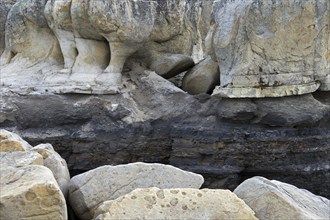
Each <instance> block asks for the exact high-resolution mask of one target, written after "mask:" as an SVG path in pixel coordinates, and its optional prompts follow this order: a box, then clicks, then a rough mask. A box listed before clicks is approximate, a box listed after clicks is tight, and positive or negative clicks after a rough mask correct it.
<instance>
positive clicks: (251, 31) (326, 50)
mask: <svg viewBox="0 0 330 220" xmlns="http://www.w3.org/2000/svg"><path fill="white" fill-rule="evenodd" d="M213 17H214V23H213V26H212V27H211V28H210V33H209V35H208V37H207V39H208V41H207V42H208V43H207V44H208V46H207V47H208V48H209V51H210V54H211V55H213V59H214V60H215V61H217V62H218V63H219V67H220V81H221V84H220V86H219V87H218V88H217V89H216V90H215V91H214V93H213V94H214V95H220V96H223V97H231V98H244V97H279V96H288V95H299V94H305V93H311V92H314V91H316V90H317V89H318V88H319V89H320V90H324V91H327V90H329V89H330V88H329V74H330V56H329V54H330V44H329V42H330V40H329V39H330V30H329V23H330V3H329V2H328V1H313V0H309V1H286V2H285V3H282V2H281V1H272V0H266V1H264V0H260V1H259V0H258V1H253V0H247V1H240V0H236V1H235V0H234V1H227V0H220V1H215V2H214V5H213ZM224 18H225V19H224Z"/></svg>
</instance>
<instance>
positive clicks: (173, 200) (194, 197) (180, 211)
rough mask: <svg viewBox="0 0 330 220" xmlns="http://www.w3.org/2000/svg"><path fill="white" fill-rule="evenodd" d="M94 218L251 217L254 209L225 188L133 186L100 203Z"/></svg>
mask: <svg viewBox="0 0 330 220" xmlns="http://www.w3.org/2000/svg"><path fill="white" fill-rule="evenodd" d="M94 217H95V219H97V220H105V219H150V220H151V219H253V220H256V219H257V218H256V217H255V216H254V212H253V211H252V210H251V209H250V207H248V206H247V205H246V204H245V203H244V202H243V201H242V200H241V199H239V198H237V197H236V196H235V195H234V194H233V193H232V192H230V191H229V190H211V189H202V190H198V189H183V188H177V189H175V188H174V189H158V188H149V189H136V190H134V191H132V192H130V193H128V194H126V195H124V196H121V197H119V198H117V199H116V200H113V201H109V202H106V203H103V204H102V205H101V206H100V207H99V208H98V209H97V211H96V213H95V216H94Z"/></svg>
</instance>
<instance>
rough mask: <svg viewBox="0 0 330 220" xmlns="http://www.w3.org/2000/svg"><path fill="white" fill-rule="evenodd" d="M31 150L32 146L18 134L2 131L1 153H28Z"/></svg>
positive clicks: (0, 140)
mask: <svg viewBox="0 0 330 220" xmlns="http://www.w3.org/2000/svg"><path fill="white" fill-rule="evenodd" d="M31 148H32V146H31V145H30V144H29V143H28V142H26V141H24V140H23V139H22V138H21V137H20V136H18V135H17V134H15V133H12V132H10V131H6V130H4V129H0V152H13V151H27V150H30V149H31Z"/></svg>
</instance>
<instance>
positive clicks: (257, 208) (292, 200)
mask: <svg viewBox="0 0 330 220" xmlns="http://www.w3.org/2000/svg"><path fill="white" fill-rule="evenodd" d="M234 193H235V194H236V195H237V196H238V197H239V198H241V199H243V200H244V201H245V202H246V204H247V205H248V206H250V207H251V208H252V209H253V211H254V212H255V213H256V216H257V217H258V218H259V219H274V220H278V219H315V220H316V219H330V211H329V210H330V201H329V200H328V199H326V198H324V197H321V196H316V195H314V194H313V193H311V192H309V191H307V190H304V189H299V188H297V187H295V186H293V185H290V184H287V183H283V182H280V181H276V180H271V181H270V180H268V179H266V178H263V177H253V178H251V179H248V180H245V181H244V182H243V183H241V184H240V185H239V186H238V187H237V188H236V189H235V191H234Z"/></svg>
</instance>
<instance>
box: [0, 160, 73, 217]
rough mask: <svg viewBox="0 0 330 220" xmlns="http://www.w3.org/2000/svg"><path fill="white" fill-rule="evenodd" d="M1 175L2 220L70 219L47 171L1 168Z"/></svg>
mask: <svg viewBox="0 0 330 220" xmlns="http://www.w3.org/2000/svg"><path fill="white" fill-rule="evenodd" d="M0 175H1V178H0V186H1V194H0V204H1V205H0V218H1V219H6V220H7V219H8V220H11V219H12V220H16V219H27V220H44V219H59V220H62V219H63V220H65V219H67V209H66V203H65V199H64V196H63V194H62V193H61V191H60V189H59V187H58V185H57V183H56V180H55V179H54V177H53V174H52V172H51V171H50V170H49V169H48V168H46V167H43V166H36V165H31V166H25V167H21V168H14V167H5V168H3V167H1V168H0Z"/></svg>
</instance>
